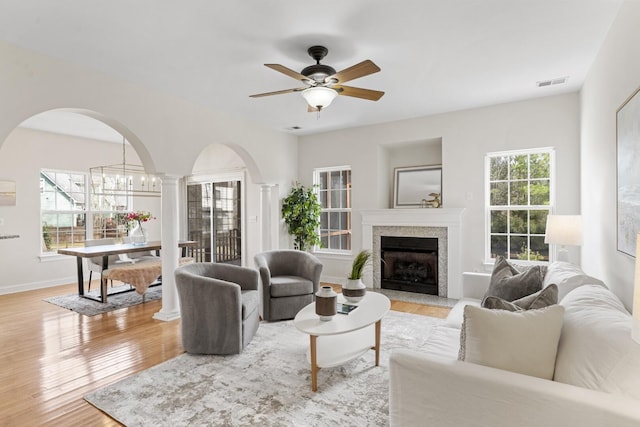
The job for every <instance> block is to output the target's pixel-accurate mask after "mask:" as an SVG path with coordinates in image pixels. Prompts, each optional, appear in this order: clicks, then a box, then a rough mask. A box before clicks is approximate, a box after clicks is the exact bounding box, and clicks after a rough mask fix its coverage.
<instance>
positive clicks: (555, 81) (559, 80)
mask: <svg viewBox="0 0 640 427" xmlns="http://www.w3.org/2000/svg"><path fill="white" fill-rule="evenodd" d="M567 80H569V76H565V77H558V78H555V79H551V80H541V81H538V82H536V86H538V87H545V86H554V85H561V84H564V83H566V82H567Z"/></svg>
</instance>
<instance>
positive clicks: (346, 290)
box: [342, 279, 367, 302]
mask: <svg viewBox="0 0 640 427" xmlns="http://www.w3.org/2000/svg"><path fill="white" fill-rule="evenodd" d="M366 293H367V287H366V286H365V285H364V283H362V280H360V279H347V283H345V284H344V285H343V286H342V295H343V296H344V299H346V300H347V301H349V302H360V300H362V298H364V295H365V294H366Z"/></svg>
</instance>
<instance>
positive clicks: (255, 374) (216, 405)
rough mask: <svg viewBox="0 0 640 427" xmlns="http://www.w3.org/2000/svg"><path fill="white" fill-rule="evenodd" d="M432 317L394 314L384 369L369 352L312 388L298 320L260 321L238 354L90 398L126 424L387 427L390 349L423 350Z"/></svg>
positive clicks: (194, 361) (385, 340)
mask: <svg viewBox="0 0 640 427" xmlns="http://www.w3.org/2000/svg"><path fill="white" fill-rule="evenodd" d="M440 322H442V320H440V319H435V318H432V317H425V316H418V315H414V314H408V313H399V312H394V311H391V312H389V314H387V316H385V317H384V319H383V320H382V350H381V354H380V366H378V367H376V366H374V352H373V351H369V352H367V353H366V354H365V355H363V356H361V357H360V358H358V359H356V360H354V361H352V362H349V363H348V364H346V365H343V366H340V367H335V368H326V369H321V370H320V371H319V373H318V391H317V392H316V393H314V392H312V391H311V372H310V367H309V363H308V362H307V358H306V352H307V349H308V347H309V337H308V335H305V334H303V333H301V332H299V331H298V330H296V329H295V327H294V326H293V322H292V321H286V322H275V323H265V322H263V323H261V324H260V327H259V328H258V332H257V333H256V335H255V336H254V338H253V340H252V341H251V343H250V344H249V346H248V347H247V348H246V349H245V351H244V352H243V353H242V354H240V355H234V356H196V355H189V354H183V355H180V356H178V357H176V358H174V359H172V360H169V361H166V362H164V363H162V364H160V365H157V366H154V367H153V368H150V369H148V370H146V371H144V372H142V373H140V374H137V375H134V376H131V377H129V378H126V379H124V380H121V381H120V382H117V383H115V384H113V385H110V386H107V387H104V388H102V389H99V390H97V391H95V392H93V393H90V394H88V395H86V396H85V397H84V398H85V400H87V401H88V402H89V403H91V404H92V405H94V406H95V407H96V408H98V409H100V410H102V411H103V412H105V413H107V414H108V415H109V416H111V417H112V418H114V419H116V420H117V421H119V422H121V423H123V424H125V425H127V426H154V427H160V426H204V425H206V426H257V425H259V426H385V425H387V424H388V412H389V407H388V403H389V396H388V395H389V371H388V366H389V360H388V356H389V352H390V351H391V350H393V349H396V348H415V349H420V348H425V346H426V345H425V340H426V339H427V338H428V336H429V335H430V333H431V331H432V328H433V326H434V325H436V324H438V323H440Z"/></svg>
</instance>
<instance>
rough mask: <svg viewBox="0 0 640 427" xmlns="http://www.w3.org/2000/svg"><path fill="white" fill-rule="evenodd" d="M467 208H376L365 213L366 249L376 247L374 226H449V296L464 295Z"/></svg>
mask: <svg viewBox="0 0 640 427" xmlns="http://www.w3.org/2000/svg"><path fill="white" fill-rule="evenodd" d="M463 211H464V208H422V209H375V210H366V211H360V214H361V215H362V249H369V250H371V249H372V248H373V227H385V226H407V227H445V228H446V229H447V236H448V239H447V240H448V252H447V276H448V277H447V281H448V283H447V297H448V298H455V299H459V298H461V297H462V271H461V267H460V258H461V253H462V252H461V249H462V243H461V231H460V228H461V222H462V213H463Z"/></svg>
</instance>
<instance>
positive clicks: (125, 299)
mask: <svg viewBox="0 0 640 427" xmlns="http://www.w3.org/2000/svg"><path fill="white" fill-rule="evenodd" d="M125 289H129V285H124V286H119V287H115V288H109V292H110V293H112V292H118V291H120V290H125ZM91 295H93V296H96V297H97V296H98V295H97V293H91ZM160 298H162V286H155V287H153V288H149V289H148V290H147V291H146V292H145V295H144V300H143V298H142V295H140V294H138V293H137V292H136V291H132V292H126V293H123V294H117V295H109V296H108V297H107V302H106V303H104V304H103V303H101V302H98V301H93V300H90V299H87V298H82V297H81V296H79V295H78V294H71V295H62V296H57V297H51V298H45V299H44V301H46V302H49V303H51V304H55V305H58V306H60V307H62V308H66V309H68V310H72V311H75V312H76V313H80V314H83V315H85V316H95V315H97V314H102V313H108V312H110V311H114V310H119V309H121V308H126V307H131V306H134V305H137V304H142V303H143V302H149V301H154V300H157V299H160Z"/></svg>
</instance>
